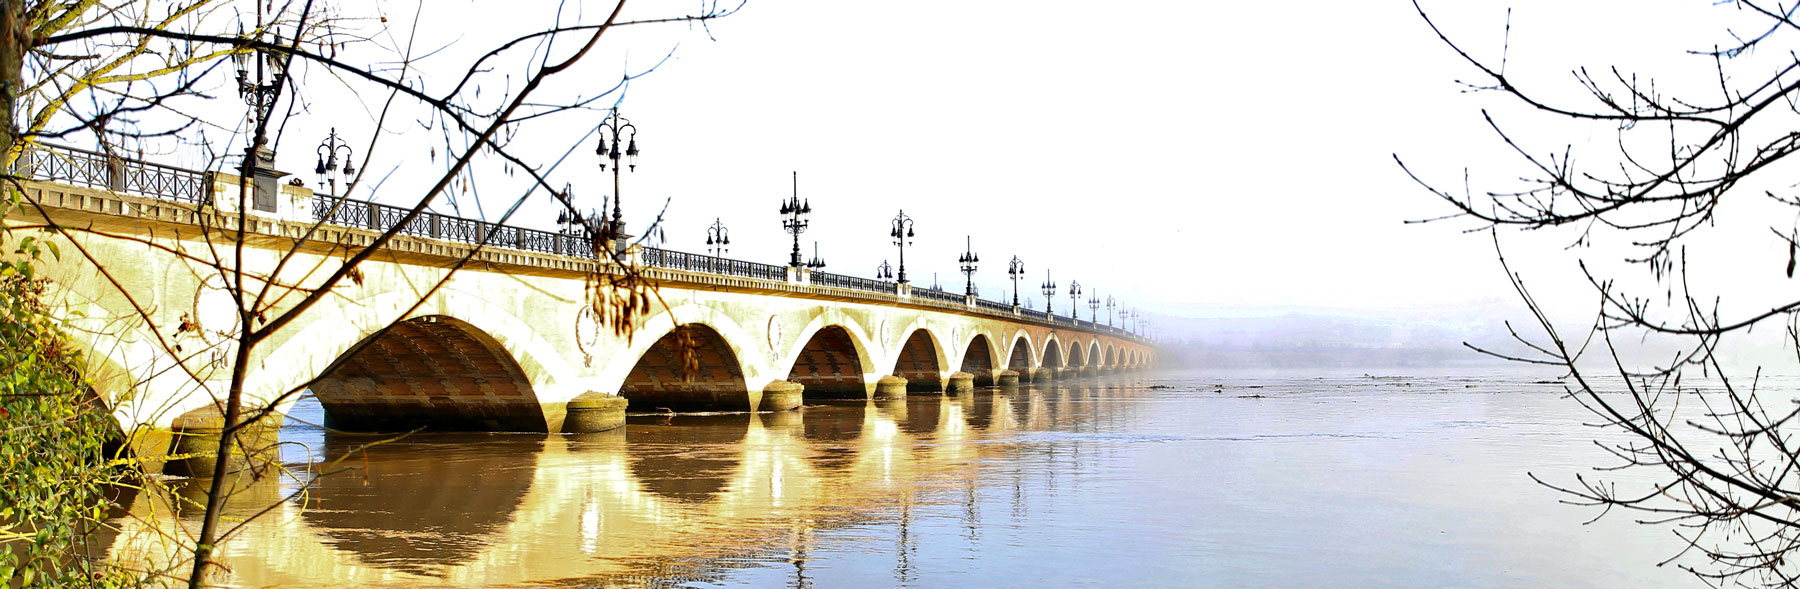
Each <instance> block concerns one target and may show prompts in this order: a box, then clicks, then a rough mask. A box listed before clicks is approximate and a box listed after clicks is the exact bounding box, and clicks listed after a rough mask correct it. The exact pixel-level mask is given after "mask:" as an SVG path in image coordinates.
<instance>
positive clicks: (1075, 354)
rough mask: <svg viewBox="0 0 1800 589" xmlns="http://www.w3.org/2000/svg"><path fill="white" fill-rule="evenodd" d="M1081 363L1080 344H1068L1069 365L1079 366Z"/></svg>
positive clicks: (1071, 366) (1072, 366)
mask: <svg viewBox="0 0 1800 589" xmlns="http://www.w3.org/2000/svg"><path fill="white" fill-rule="evenodd" d="M1083 365H1084V364H1083V362H1082V361H1081V344H1075V345H1073V346H1070V347H1069V367H1070V368H1081V367H1082V366H1083Z"/></svg>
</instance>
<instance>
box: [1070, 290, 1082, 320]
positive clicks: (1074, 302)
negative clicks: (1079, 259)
mask: <svg viewBox="0 0 1800 589" xmlns="http://www.w3.org/2000/svg"><path fill="white" fill-rule="evenodd" d="M1080 300H1081V283H1080V282H1076V281H1073V280H1070V281H1069V320H1070V321H1075V322H1079V321H1081V316H1080V315H1081V303H1080Z"/></svg>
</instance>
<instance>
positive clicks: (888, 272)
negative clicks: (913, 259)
mask: <svg viewBox="0 0 1800 589" xmlns="http://www.w3.org/2000/svg"><path fill="white" fill-rule="evenodd" d="M875 278H876V279H877V280H893V279H894V266H893V265H891V264H888V263H887V260H882V261H881V265H880V266H876V267H875Z"/></svg>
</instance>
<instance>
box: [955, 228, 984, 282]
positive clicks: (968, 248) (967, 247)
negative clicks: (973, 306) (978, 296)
mask: <svg viewBox="0 0 1800 589" xmlns="http://www.w3.org/2000/svg"><path fill="white" fill-rule="evenodd" d="M963 239H964V240H965V241H964V242H963V244H964V247H963V253H962V255H960V256H957V257H956V264H957V266H958V267H959V268H961V269H962V273H963V277H964V279H965V280H967V281H968V282H967V284H966V285H965V286H964V287H963V295H964V296H971V297H972V296H975V266H976V265H977V264H980V263H981V256H978V255H975V238H974V237H973V236H968V235H965V236H963Z"/></svg>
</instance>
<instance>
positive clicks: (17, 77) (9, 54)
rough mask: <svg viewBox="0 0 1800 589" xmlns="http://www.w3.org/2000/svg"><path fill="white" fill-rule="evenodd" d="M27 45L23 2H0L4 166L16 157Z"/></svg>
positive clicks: (0, 133)
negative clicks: (20, 96) (4, 119)
mask: <svg viewBox="0 0 1800 589" xmlns="http://www.w3.org/2000/svg"><path fill="white" fill-rule="evenodd" d="M30 46H31V43H30V31H29V30H27V28H26V26H25V0H0V107H3V108H4V109H5V111H6V124H4V125H0V149H4V151H0V154H4V160H0V161H4V162H5V163H6V164H7V166H8V167H10V166H11V165H12V162H13V160H15V159H17V158H18V150H17V149H16V147H17V145H16V144H17V143H18V141H19V127H18V118H17V109H18V102H19V90H20V89H21V88H24V87H25V82H24V78H23V75H24V74H23V73H22V71H23V69H24V67H25V51H26V49H27V48H28V47H30Z"/></svg>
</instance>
